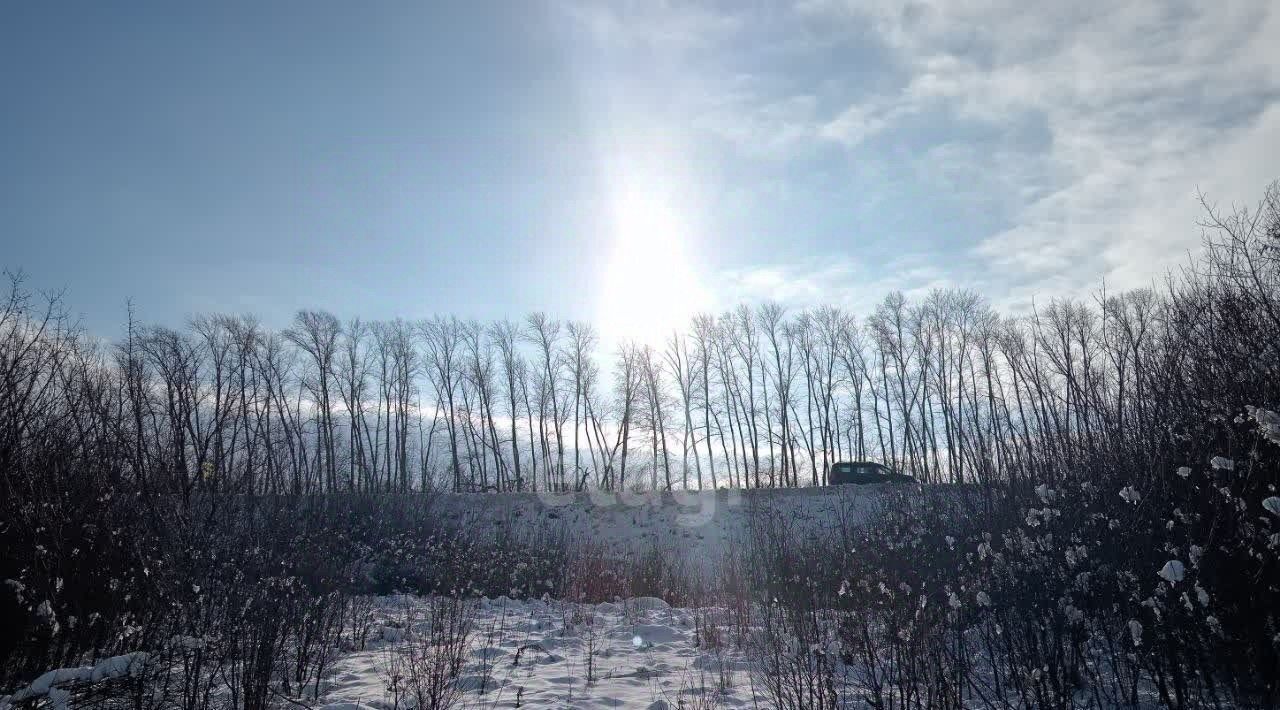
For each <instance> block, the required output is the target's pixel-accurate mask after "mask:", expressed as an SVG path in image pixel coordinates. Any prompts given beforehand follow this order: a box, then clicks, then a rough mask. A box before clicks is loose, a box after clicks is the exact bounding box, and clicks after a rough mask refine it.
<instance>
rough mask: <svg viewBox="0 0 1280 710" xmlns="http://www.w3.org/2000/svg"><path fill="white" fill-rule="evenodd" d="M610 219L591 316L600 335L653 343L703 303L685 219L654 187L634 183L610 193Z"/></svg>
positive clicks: (658, 341)
mask: <svg viewBox="0 0 1280 710" xmlns="http://www.w3.org/2000/svg"><path fill="white" fill-rule="evenodd" d="M613 221H614V224H613V235H612V238H613V246H612V253H611V254H610V257H609V262H608V266H607V267H606V269H605V280H604V283H603V291H602V293H601V297H600V306H599V307H600V313H599V316H598V318H597V322H598V323H599V324H600V328H601V335H602V336H603V337H604V338H605V340H606V341H621V340H635V341H637V342H639V343H648V344H651V345H654V346H659V345H661V344H662V342H663V341H664V340H665V339H666V338H667V337H668V335H669V334H670V332H671V331H672V330H673V329H676V328H680V327H683V326H684V325H685V324H686V322H687V321H688V319H689V318H690V317H691V316H692V315H693V314H694V313H696V312H698V311H699V310H702V309H705V308H706V307H707V305H708V303H709V300H708V296H707V292H706V290H705V289H704V288H703V286H702V284H701V282H700V281H699V279H698V276H697V271H696V270H695V269H694V267H693V265H692V264H691V263H690V261H689V238H690V235H689V233H688V226H687V223H686V222H685V221H684V220H682V219H681V216H680V215H678V214H676V213H675V212H674V211H673V210H672V207H671V201H670V200H668V199H666V198H664V197H663V196H662V194H661V192H660V191H657V190H650V189H645V188H636V187H628V188H626V189H624V190H622V191H621V192H620V194H618V195H616V196H615V198H614V205H613Z"/></svg>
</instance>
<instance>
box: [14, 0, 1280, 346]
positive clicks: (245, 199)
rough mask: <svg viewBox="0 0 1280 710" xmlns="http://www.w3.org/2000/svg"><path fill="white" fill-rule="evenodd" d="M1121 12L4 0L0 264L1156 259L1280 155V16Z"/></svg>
mask: <svg viewBox="0 0 1280 710" xmlns="http://www.w3.org/2000/svg"><path fill="white" fill-rule="evenodd" d="M1113 5H1114V4H1113V3H1109V2H1097V3H1093V2H1087V1H1086V2H1076V3H1052V4H1050V3H1045V4H1043V5H1035V4H1031V3H1026V2H1021V1H1018V0H1008V1H1003V0H996V1H991V2H987V1H983V0H957V1H955V2H941V3H935V2H924V3H915V2H911V3H894V2H884V1H881V0H871V1H869V2H847V1H842V0H800V1H799V2H794V3H762V2H718V3H674V2H660V1H655V2H634V1H632V2H620V3H605V2H581V3H576V2H567V1H563V2H562V1H558V0H531V1H529V2H505V1H495V2H474V3H456V4H446V3H424V2H413V3H392V2H378V3H353V2H318V1H308V2H271V3H233V2H225V3H208V4H205V6H203V7H201V6H197V5H193V4H190V3H160V2H157V3H151V4H147V3H117V4H110V5H109V4H107V3H88V2H83V3H30V4H24V5H13V6H11V7H8V8H6V10H5V19H4V22H3V23H0V102H3V105H4V107H5V108H4V109H3V110H2V111H0V226H2V229H3V231H0V235H3V236H0V243H2V244H3V248H2V249H0V254H2V256H0V265H2V266H4V267H6V268H9V269H14V268H23V269H25V270H26V271H27V272H28V273H29V274H30V277H31V281H32V283H33V284H35V285H40V286H47V287H66V288H67V289H68V298H69V301H70V305H71V306H72V308H73V310H74V311H75V312H77V313H81V314H83V316H84V320H85V323H86V324H87V325H88V326H89V327H90V329H91V330H93V331H94V332H96V333H98V334H100V335H103V336H114V335H116V334H118V332H119V329H120V327H121V324H122V322H123V320H124V314H125V303H126V301H127V300H128V299H132V300H133V301H134V303H135V305H136V307H137V309H138V312H139V314H140V316H141V317H142V318H143V319H145V320H148V321H160V322H166V323H179V322H181V321H182V320H183V319H184V318H185V317H186V316H188V315H191V314H194V313H200V312H213V311H219V312H237V313H238V312H253V313H256V314H258V315H260V316H262V317H263V319H264V320H265V321H266V322H268V323H270V324H274V325H281V324H283V323H284V322H285V321H286V320H287V319H288V317H289V315H290V314H291V313H292V312H293V311H294V310H296V309H298V308H301V307H318V308H325V309H328V310H331V311H333V312H335V313H336V314H338V315H339V316H341V317H344V318H346V317H350V316H355V315H360V316H363V317H366V318H386V317H394V316H403V317H407V318H415V317H421V316H427V315H431V314H435V313H452V314H456V315H459V316H462V317H475V318H482V319H489V318H500V317H519V316H521V315H522V314H524V313H526V312H528V311H531V310H546V311H548V312H550V313H552V314H554V315H556V316H558V317H563V318H576V319H586V320H591V321H594V322H595V323H596V324H597V325H598V326H599V327H600V328H601V330H602V331H603V332H604V334H605V335H606V337H622V336H626V335H639V336H643V337H648V336H649V335H651V334H652V333H653V332H655V331H658V330H661V329H663V328H666V327H670V326H674V325H679V324H680V323H682V322H683V319H684V318H685V317H687V315H688V314H689V312H690V311H692V310H695V309H719V308H723V307H727V306H729V305H732V304H734V303H737V302H739V301H743V300H747V301H759V300H764V299H774V300H779V301H781V302H783V303H785V304H787V305H791V306H794V307H803V306H806V305H811V304H815V303H822V302H832V303H839V304H844V305H848V306H850V307H852V308H855V309H857V310H860V311H861V310H864V309H865V308H867V306H868V305H869V304H870V303H872V302H874V301H876V300H878V299H879V298H881V297H882V296H883V295H884V293H886V292H887V291H888V290H890V289H903V290H906V291H908V292H912V293H914V292H921V291H924V290H927V289H929V288H933V287H937V286H954V287H962V288H971V289H974V290H976V291H978V292H980V293H983V294H984V295H986V296H987V297H988V298H990V299H991V300H992V301H993V302H995V303H996V304H998V305H1000V306H1003V307H1006V308H1009V309H1015V310H1016V309H1019V308H1025V307H1027V305H1028V304H1029V303H1030V302H1031V299H1032V298H1035V299H1040V300H1047V299H1048V298H1051V297H1055V296H1078V295H1082V294H1086V293H1088V292H1089V291H1091V290H1092V289H1095V288H1097V287H1098V286H1099V285H1101V284H1102V283H1103V282H1104V280H1105V281H1106V283H1107V284H1108V287H1109V288H1127V287H1134V286H1142V285H1146V284H1150V283H1151V282H1152V279H1153V278H1155V277H1157V276H1158V275H1159V274H1160V273H1161V272H1162V270H1163V269H1165V268H1167V267H1168V266H1170V265H1175V264H1177V263H1178V262H1179V261H1181V260H1183V259H1185V257H1186V254H1187V252H1188V250H1192V249H1195V248H1196V246H1197V244H1198V242H1199V233H1198V230H1197V228H1196V226H1195V219H1196V217H1197V214H1198V212H1197V207H1196V203H1195V195H1196V190H1197V189H1200V190H1203V191H1204V192H1206V193H1207V194H1208V195H1209V196H1210V197H1211V198H1215V199H1218V200H1220V201H1222V202H1224V203H1229V202H1231V201H1233V200H1235V201H1242V200H1249V199H1254V198H1256V197H1257V196H1258V195H1259V194H1260V192H1261V190H1262V188H1263V186H1264V185H1265V184H1266V183H1267V182H1269V181H1270V180H1272V179H1275V178H1277V177H1280V172H1278V171H1277V170H1276V167H1275V159H1276V158H1277V157H1280V69H1278V68H1277V67H1280V52H1278V51H1277V50H1276V49H1274V48H1273V47H1272V44H1273V42H1272V41H1268V38H1270V39H1271V40H1274V38H1275V37H1277V36H1280V9H1277V8H1276V7H1275V6H1274V4H1273V3H1269V2H1266V0H1256V1H1251V2H1227V3H1223V4H1221V5H1214V6H1212V7H1211V6H1209V5H1206V4H1200V3H1158V4H1157V3H1128V4H1125V7H1123V8H1116V7H1113ZM1275 44H1280V43H1275ZM1268 171H1271V172H1270V173H1269V172H1268Z"/></svg>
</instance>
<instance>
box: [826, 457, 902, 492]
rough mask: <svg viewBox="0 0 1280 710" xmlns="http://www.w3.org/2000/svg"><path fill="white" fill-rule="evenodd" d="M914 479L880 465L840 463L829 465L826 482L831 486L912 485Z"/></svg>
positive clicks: (862, 462)
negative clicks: (847, 484)
mask: <svg viewBox="0 0 1280 710" xmlns="http://www.w3.org/2000/svg"><path fill="white" fill-rule="evenodd" d="M915 480H916V479H914V478H912V477H911V476H908V475H906V474H905V473H898V472H897V471H894V470H893V469H891V468H889V467H888V466H885V465H884V464H880V463H872V462H870V461H853V462H843V461H842V462H840V463H835V464H831V468H830V469H828V470H827V482H828V484H829V485H832V486H839V485H843V484H846V483H852V484H866V483H914V482H915Z"/></svg>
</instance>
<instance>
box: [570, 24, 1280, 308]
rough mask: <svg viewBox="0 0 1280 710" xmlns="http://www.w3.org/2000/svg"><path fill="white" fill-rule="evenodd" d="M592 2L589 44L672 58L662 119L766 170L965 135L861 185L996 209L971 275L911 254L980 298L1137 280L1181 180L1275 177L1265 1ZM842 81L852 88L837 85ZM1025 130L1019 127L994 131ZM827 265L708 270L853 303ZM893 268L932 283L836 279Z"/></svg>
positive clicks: (744, 289)
mask: <svg viewBox="0 0 1280 710" xmlns="http://www.w3.org/2000/svg"><path fill="white" fill-rule="evenodd" d="M591 7H592V9H591V10H590V12H589V13H588V14H589V15H590V17H592V18H593V19H591V20H590V25H591V26H592V27H594V28H596V29H595V30H593V31H594V32H597V33H598V34H599V35H600V36H603V37H606V38H607V39H608V40H609V41H612V42H617V43H619V44H620V45H622V46H628V45H637V44H639V45H643V46H647V47H655V46H656V47H661V48H662V49H663V51H665V52H667V53H668V57H669V59H670V62H669V63H670V65H671V66H679V67H681V69H682V70H683V73H682V74H681V75H680V76H679V77H678V79H673V80H672V84H673V89H672V90H671V91H670V92H669V94H668V96H667V97H666V98H667V99H668V104H667V105H666V106H665V108H666V110H668V111H669V112H670V113H669V116H668V117H669V118H670V119H671V120H674V121H677V122H680V123H681V124H682V125H685V126H689V127H692V130H696V131H700V132H702V133H703V134H705V135H709V136H713V137H715V138H717V139H719V140H721V141H723V142H724V144H726V145H727V146H729V147H730V148H731V149H732V150H734V151H736V153H737V155H738V156H739V157H747V158H755V159H766V160H768V161H771V162H773V163H782V164H784V165H785V164H786V163H787V161H793V160H799V159H801V158H804V157H810V156H812V155H814V154H815V153H817V152H820V151H830V152H840V151H853V152H856V153H857V154H858V155H859V156H867V155H869V154H870V153H872V152H873V151H874V150H875V149H876V148H877V147H880V146H878V145H877V143H876V141H877V139H879V138H880V137H881V136H882V135H883V134H884V133H885V132H886V131H888V130H891V129H893V128H895V127H896V126H897V125H898V124H900V123H902V122H903V121H904V119H908V118H909V119H912V120H913V121H915V120H916V119H920V120H921V121H926V122H931V123H932V124H938V125H942V126H944V127H946V126H951V127H956V126H959V127H964V126H977V127H980V128H981V129H982V131H985V133H984V134H983V135H984V137H983V138H980V139H975V138H972V137H970V136H969V135H968V134H967V133H966V132H965V131H963V130H957V131H956V135H947V134H946V131H945V130H944V131H943V135H939V136H933V135H930V136H928V137H927V138H928V139H933V140H937V141H938V142H937V143H935V144H934V145H932V146H930V147H927V148H925V149H923V150H922V151H916V152H914V153H913V154H911V155H909V156H906V157H907V159H908V160H909V161H912V162H913V163H914V165H915V167H916V172H917V174H918V176H917V181H916V183H915V184H914V185H907V186H900V185H887V186H879V189H882V190H883V189H895V190H907V189H909V190H914V191H915V193H916V194H921V195H924V196H925V197H924V198H923V199H929V196H931V195H933V194H940V193H946V194H947V195H949V196H951V197H953V198H958V199H959V201H961V202H963V203H967V204H972V205H974V206H975V207H974V209H975V212H979V211H989V212H990V213H994V214H996V215H998V216H999V217H1000V218H1001V219H1000V220H986V221H984V222H983V223H984V224H987V223H996V222H998V221H1003V222H1004V223H1006V224H1007V226H1005V227H999V228H996V229H994V230H993V231H992V233H990V234H988V235H986V236H985V237H983V238H981V239H980V240H978V241H977V242H975V243H971V244H969V245H968V254H967V256H968V258H969V259H972V260H976V261H977V262H978V263H979V264H980V265H981V267H982V268H974V267H973V265H972V264H963V265H960V266H957V265H956V264H955V263H954V250H948V251H947V252H946V253H947V256H946V257H945V258H947V259H952V260H953V261H952V262H950V263H942V261H941V259H942V258H944V257H938V258H937V260H935V261H929V259H928V257H920V258H921V259H923V260H924V261H925V263H927V264H928V265H929V267H930V268H932V269H935V270H937V272H938V274H946V275H947V276H948V277H949V279H950V281H952V282H957V283H964V284H965V285H969V286H973V285H975V284H981V285H982V288H983V290H984V293H986V295H988V296H989V297H991V298H992V299H993V300H994V301H996V302H997V303H1002V304H1010V305H1013V306H1022V307H1025V306H1026V305H1027V304H1029V303H1030V302H1031V300H1032V299H1033V298H1036V299H1039V300H1047V299H1048V298H1051V297H1053V296H1059V295H1068V296H1082V295H1085V294H1087V293H1088V292H1090V291H1092V290H1094V289H1096V288H1098V287H1099V286H1100V285H1102V283H1103V282H1104V280H1105V282H1106V284H1107V287H1108V288H1109V289H1122V288H1130V287H1138V286H1144V285H1149V284H1150V283H1152V282H1153V280H1155V279H1158V278H1159V277H1160V275H1161V274H1162V273H1163V272H1164V271H1165V270H1166V269H1167V268H1169V267H1171V266H1174V265H1176V264H1178V263H1180V262H1181V261H1183V260H1184V259H1185V258H1186V255H1187V253H1188V252H1189V251H1194V250H1195V249H1197V248H1198V246H1199V242H1200V234H1199V230H1198V228H1197V227H1196V218H1197V216H1198V215H1199V208H1198V206H1197V205H1196V201H1195V195H1196V191H1197V190H1203V191H1204V192H1205V193H1207V194H1208V195H1209V196H1210V197H1211V198H1216V199H1221V200H1225V201H1231V200H1236V201H1246V200H1249V199H1252V198H1254V197H1257V196H1258V195H1260V193H1261V190H1262V188H1263V187H1264V186H1265V185H1266V183H1268V182H1269V181H1270V180H1272V179H1275V178H1276V177H1280V174H1277V173H1275V172H1269V171H1275V170H1276V168H1275V166H1274V165H1273V164H1272V163H1269V162H1268V158H1270V157H1271V156H1275V155H1280V50H1278V49H1277V47H1280V42H1275V37H1277V36H1280V6H1277V5H1276V4H1275V3H1272V2H1270V1H1269V0H1229V1H1228V2H1224V3H1215V4H1195V3H1181V4H1177V3H1175V4H1169V3H1160V2H1154V1H1153V0H1148V1H1147V2H1140V3H1123V4H1120V5H1116V4H1115V3H1111V2H1107V0H1086V1H1083V2H1072V3H1048V2H1040V3H1027V2H1022V1H1021V0H925V1H923V2H921V1H913V2H910V3H907V4H903V3H899V2H890V0H801V1H800V2H798V3H797V4H796V5H795V6H793V8H792V9H791V10H790V11H787V12H784V11H779V10H775V9H767V10H766V9H762V8H760V7H758V6H738V5H734V6H733V8H734V12H732V13H730V14H727V15H722V14H720V13H719V12H718V8H714V7H708V6H705V5H697V4H694V5H688V4H678V5H673V4H669V3H665V2H657V3H627V4H625V5H624V6H622V9H621V10H620V9H618V7H617V6H596V5H593V6H591ZM605 7H608V9H602V8H605ZM743 7H749V8H750V9H742V8H743ZM597 15H599V16H597ZM602 18H604V19H602ZM868 41H870V42H873V43H876V44H878V45H879V48H880V49H881V50H883V54H884V55H885V58H884V61H883V63H882V65H879V66H870V67H867V66H860V65H841V64H840V63H838V62H833V63H831V66H830V68H829V70H827V71H826V73H825V74H822V73H820V72H818V73H815V72H813V71H809V72H789V71H787V70H786V69H785V68H781V67H779V68H776V70H773V71H772V72H771V69H772V68H771V67H770V66H769V65H768V63H767V62H762V61H759V60H758V58H757V61H755V62H754V63H744V62H743V61H742V60H741V56H742V55H744V54H746V53H747V50H758V49H760V47H761V46H762V45H763V46H767V45H771V44H772V45H777V46H778V47H785V52H783V51H782V50H779V52H778V53H779V54H781V55H785V56H787V57H790V58H794V57H796V56H797V55H800V56H803V55H804V53H805V52H811V53H812V55H813V56H812V57H809V59H811V60H812V61H811V62H810V66H812V64H813V63H816V62H818V61H819V59H822V58H828V57H831V56H835V55H833V54H832V48H833V47H837V48H839V47H841V46H845V47H847V48H848V49H850V51H854V50H857V49H861V48H863V45H865V44H866V43H867V42H868ZM769 56H772V55H769ZM854 75H871V79H868V80H866V81H860V82H849V81H846V80H847V79H849V77H851V76H854ZM847 84H848V85H850V86H856V87H859V88H856V89H855V88H848V86H846V85H847ZM842 87H844V88H842ZM1028 126H1030V127H1031V129H1032V130H1030V134H1031V137H1029V138H1028V137H1024V138H1023V139H1020V140H1019V139H1013V138H1009V139H1006V138H1004V136H1010V135H1014V134H1015V133H1017V131H1020V130H1026V129H1027V127H1028ZM993 135H994V136H996V137H995V138H991V137H990V136H993ZM872 160H873V159H872ZM861 163H862V164H863V165H865V164H866V163H867V161H866V160H863V161H861ZM739 189H740V188H739ZM762 189H763V188H762ZM760 194H762V195H764V194H768V193H764V192H761V193H760ZM885 238H886V239H888V238H889V236H888V235H886V236H885ZM946 238H947V235H942V234H940V235H938V240H939V241H940V242H941V241H944V240H945V239H946ZM829 263H832V262H828V264H829ZM834 263H835V264H836V266H830V265H827V266H820V265H815V264H790V265H785V264H784V265H771V264H761V265H760V266H759V267H757V268H755V269H743V270H740V271H738V272H733V273H730V274H728V275H726V276H725V278H724V279H723V281H724V284H725V285H724V286H723V288H724V289H725V293H726V294H729V295H730V297H731V296H733V295H734V294H774V296H771V297H774V298H780V299H785V300H792V301H796V302H806V301H811V300H814V299H821V298H829V297H830V295H831V294H836V297H837V298H845V299H854V298H855V294H852V293H848V292H842V291H840V286H839V284H841V283H843V282H850V281H857V280H858V278H859V277H862V276H865V273H866V272H865V270H864V268H863V267H861V266H859V265H857V264H854V263H853V262H851V261H849V260H847V259H843V258H838V259H836V260H835V262H834ZM876 266H877V267H878V268H877V273H880V272H883V271H884V270H885V269H886V268H898V267H900V265H897V266H895V265H883V264H880V265H876ZM895 281H896V282H898V283H902V284H908V286H907V287H908V288H910V287H913V285H914V284H917V283H942V282H943V281H942V280H941V279H937V278H930V277H929V275H924V276H920V275H916V276H914V277H912V276H908V275H907V272H904V273H903V275H901V276H899V277H897V278H896V279H888V280H886V279H878V278H877V279H871V280H868V281H864V282H862V283H859V284H857V285H855V286H849V287H848V289H851V290H858V291H860V290H863V289H869V288H880V289H882V290H881V291H880V294H882V293H883V288H885V287H899V288H900V287H903V286H894V282H895Z"/></svg>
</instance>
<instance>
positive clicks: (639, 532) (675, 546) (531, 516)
mask: <svg viewBox="0 0 1280 710" xmlns="http://www.w3.org/2000/svg"><path fill="white" fill-rule="evenodd" d="M886 488H887V487H886V486H885V485H869V486H819V487H812V488H779V489H752V490H747V491H742V490H737V489H735V490H723V489H722V490H704V491H669V492H656V493H625V494H620V493H619V494H615V493H609V492H606V491H591V492H588V493H559V494H557V493H494V494H485V495H477V494H468V493H441V494H438V496H437V498H436V502H435V505H436V506H438V510H439V513H440V515H441V517H442V518H443V519H444V520H446V521H448V522H451V523H454V524H456V525H458V526H460V527H461V528H462V529H465V530H469V531H472V532H474V533H475V534H477V535H484V534H498V532H499V531H504V532H505V531H509V532H516V533H521V534H525V535H535V534H537V533H539V532H547V531H551V532H559V531H563V532H564V533H565V535H566V537H567V538H568V539H569V540H579V541H585V542H589V543H591V544H594V545H601V546H603V547H604V551H605V552H606V553H607V554H608V555H610V556H613V557H627V556H632V555H635V554H637V553H643V552H645V551H647V550H650V549H653V548H658V549H662V550H674V551H678V552H679V553H680V554H681V556H682V557H684V558H686V559H688V560H689V561H691V562H692V563H695V564H696V565H698V566H700V567H701V568H702V569H704V570H710V569H713V568H714V567H715V566H716V565H717V564H719V562H721V561H722V560H723V559H724V556H725V553H726V552H728V551H729V550H731V549H733V548H734V547H735V546H736V545H738V544H740V543H741V541H742V540H744V539H746V535H747V534H748V533H749V530H750V525H751V521H752V520H753V519H754V520H756V521H760V520H769V519H770V518H771V517H772V516H776V517H778V518H781V519H783V520H786V521H788V522H789V523H791V524H792V525H794V526H795V528H794V530H795V531H796V532H797V533H800V532H804V531H806V530H807V531H813V532H819V531H821V530H830V529H833V528H835V527H836V526H838V525H839V524H840V523H841V521H848V522H856V521H860V520H865V519H866V518H867V517H868V516H869V515H870V513H871V511H872V510H873V509H874V508H875V507H876V506H877V505H878V501H879V499H880V496H881V494H883V493H884V492H885V490H886Z"/></svg>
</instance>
